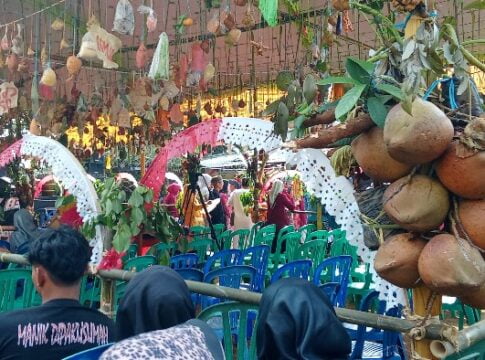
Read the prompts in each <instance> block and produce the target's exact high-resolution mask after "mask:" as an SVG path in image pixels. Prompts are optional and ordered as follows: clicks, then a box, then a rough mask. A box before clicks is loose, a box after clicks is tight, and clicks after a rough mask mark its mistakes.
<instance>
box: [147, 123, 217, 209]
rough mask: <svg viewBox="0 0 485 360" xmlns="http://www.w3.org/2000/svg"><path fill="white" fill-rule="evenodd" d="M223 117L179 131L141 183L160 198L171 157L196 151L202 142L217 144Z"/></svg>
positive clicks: (153, 163)
mask: <svg viewBox="0 0 485 360" xmlns="http://www.w3.org/2000/svg"><path fill="white" fill-rule="evenodd" d="M221 122H222V119H211V120H209V121H204V122H201V123H198V124H196V125H194V126H191V127H189V128H187V129H185V130H184V131H182V132H180V133H178V134H177V135H176V136H175V137H174V138H173V139H172V140H171V141H170V142H169V143H168V144H167V145H166V146H165V147H164V148H163V149H161V150H160V152H159V153H158V155H157V156H156V158H155V159H154V160H153V162H152V164H151V166H150V167H149V168H148V169H147V171H146V173H145V176H143V178H142V179H141V184H143V185H145V186H147V187H149V188H151V189H152V190H153V193H154V198H155V199H158V197H159V195H160V187H161V186H162V184H163V183H164V181H165V172H166V171H167V163H168V161H169V160H170V159H173V158H176V157H180V156H182V155H185V154H187V153H191V152H194V150H195V148H196V147H197V146H199V145H202V144H207V145H215V144H216V142H217V136H218V134H219V127H220V125H221Z"/></svg>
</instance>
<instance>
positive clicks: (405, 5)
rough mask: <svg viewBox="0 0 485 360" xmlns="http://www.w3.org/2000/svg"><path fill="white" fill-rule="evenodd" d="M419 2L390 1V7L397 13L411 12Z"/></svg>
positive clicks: (417, 0)
mask: <svg viewBox="0 0 485 360" xmlns="http://www.w3.org/2000/svg"><path fill="white" fill-rule="evenodd" d="M421 3H422V1H421V0H392V1H391V5H392V7H393V8H394V9H396V10H397V11H398V12H402V13H404V12H411V11H413V10H414V9H415V8H416V6H418V5H419V4H421Z"/></svg>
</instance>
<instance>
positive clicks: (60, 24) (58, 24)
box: [51, 18, 64, 31]
mask: <svg viewBox="0 0 485 360" xmlns="http://www.w3.org/2000/svg"><path fill="white" fill-rule="evenodd" d="M51 29H52V30H54V31H61V30H62V29H64V21H62V19H60V18H56V19H55V20H54V21H53V22H52V24H51Z"/></svg>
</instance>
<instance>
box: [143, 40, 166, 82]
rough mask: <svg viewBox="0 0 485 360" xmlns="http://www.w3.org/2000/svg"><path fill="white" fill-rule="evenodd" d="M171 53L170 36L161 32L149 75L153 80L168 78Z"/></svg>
mask: <svg viewBox="0 0 485 360" xmlns="http://www.w3.org/2000/svg"><path fill="white" fill-rule="evenodd" d="M169 61H170V55H169V52H168V36H167V34H166V33H164V32H163V33H161V34H160V39H159V40H158V44H157V48H156V49H155V53H154V54H153V59H152V64H151V65H150V71H149V72H148V77H149V78H151V79H153V80H158V79H163V80H168V75H169Z"/></svg>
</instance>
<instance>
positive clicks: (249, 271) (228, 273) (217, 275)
mask: <svg viewBox="0 0 485 360" xmlns="http://www.w3.org/2000/svg"><path fill="white" fill-rule="evenodd" d="M256 274H257V271H256V269H255V268H253V267H252V266H247V265H233V266H227V267H225V268H222V269H217V270H212V271H211V272H209V273H207V274H206V275H205V276H204V282H205V283H209V284H212V283H213V282H215V281H217V283H218V285H220V286H226V287H230V288H233V289H244V290H249V291H254V288H255V285H254V279H255V278H256ZM221 301H223V300H221V299H219V298H213V297H210V296H202V309H205V308H206V307H207V306H210V305H213V304H216V303H219V302H221Z"/></svg>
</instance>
